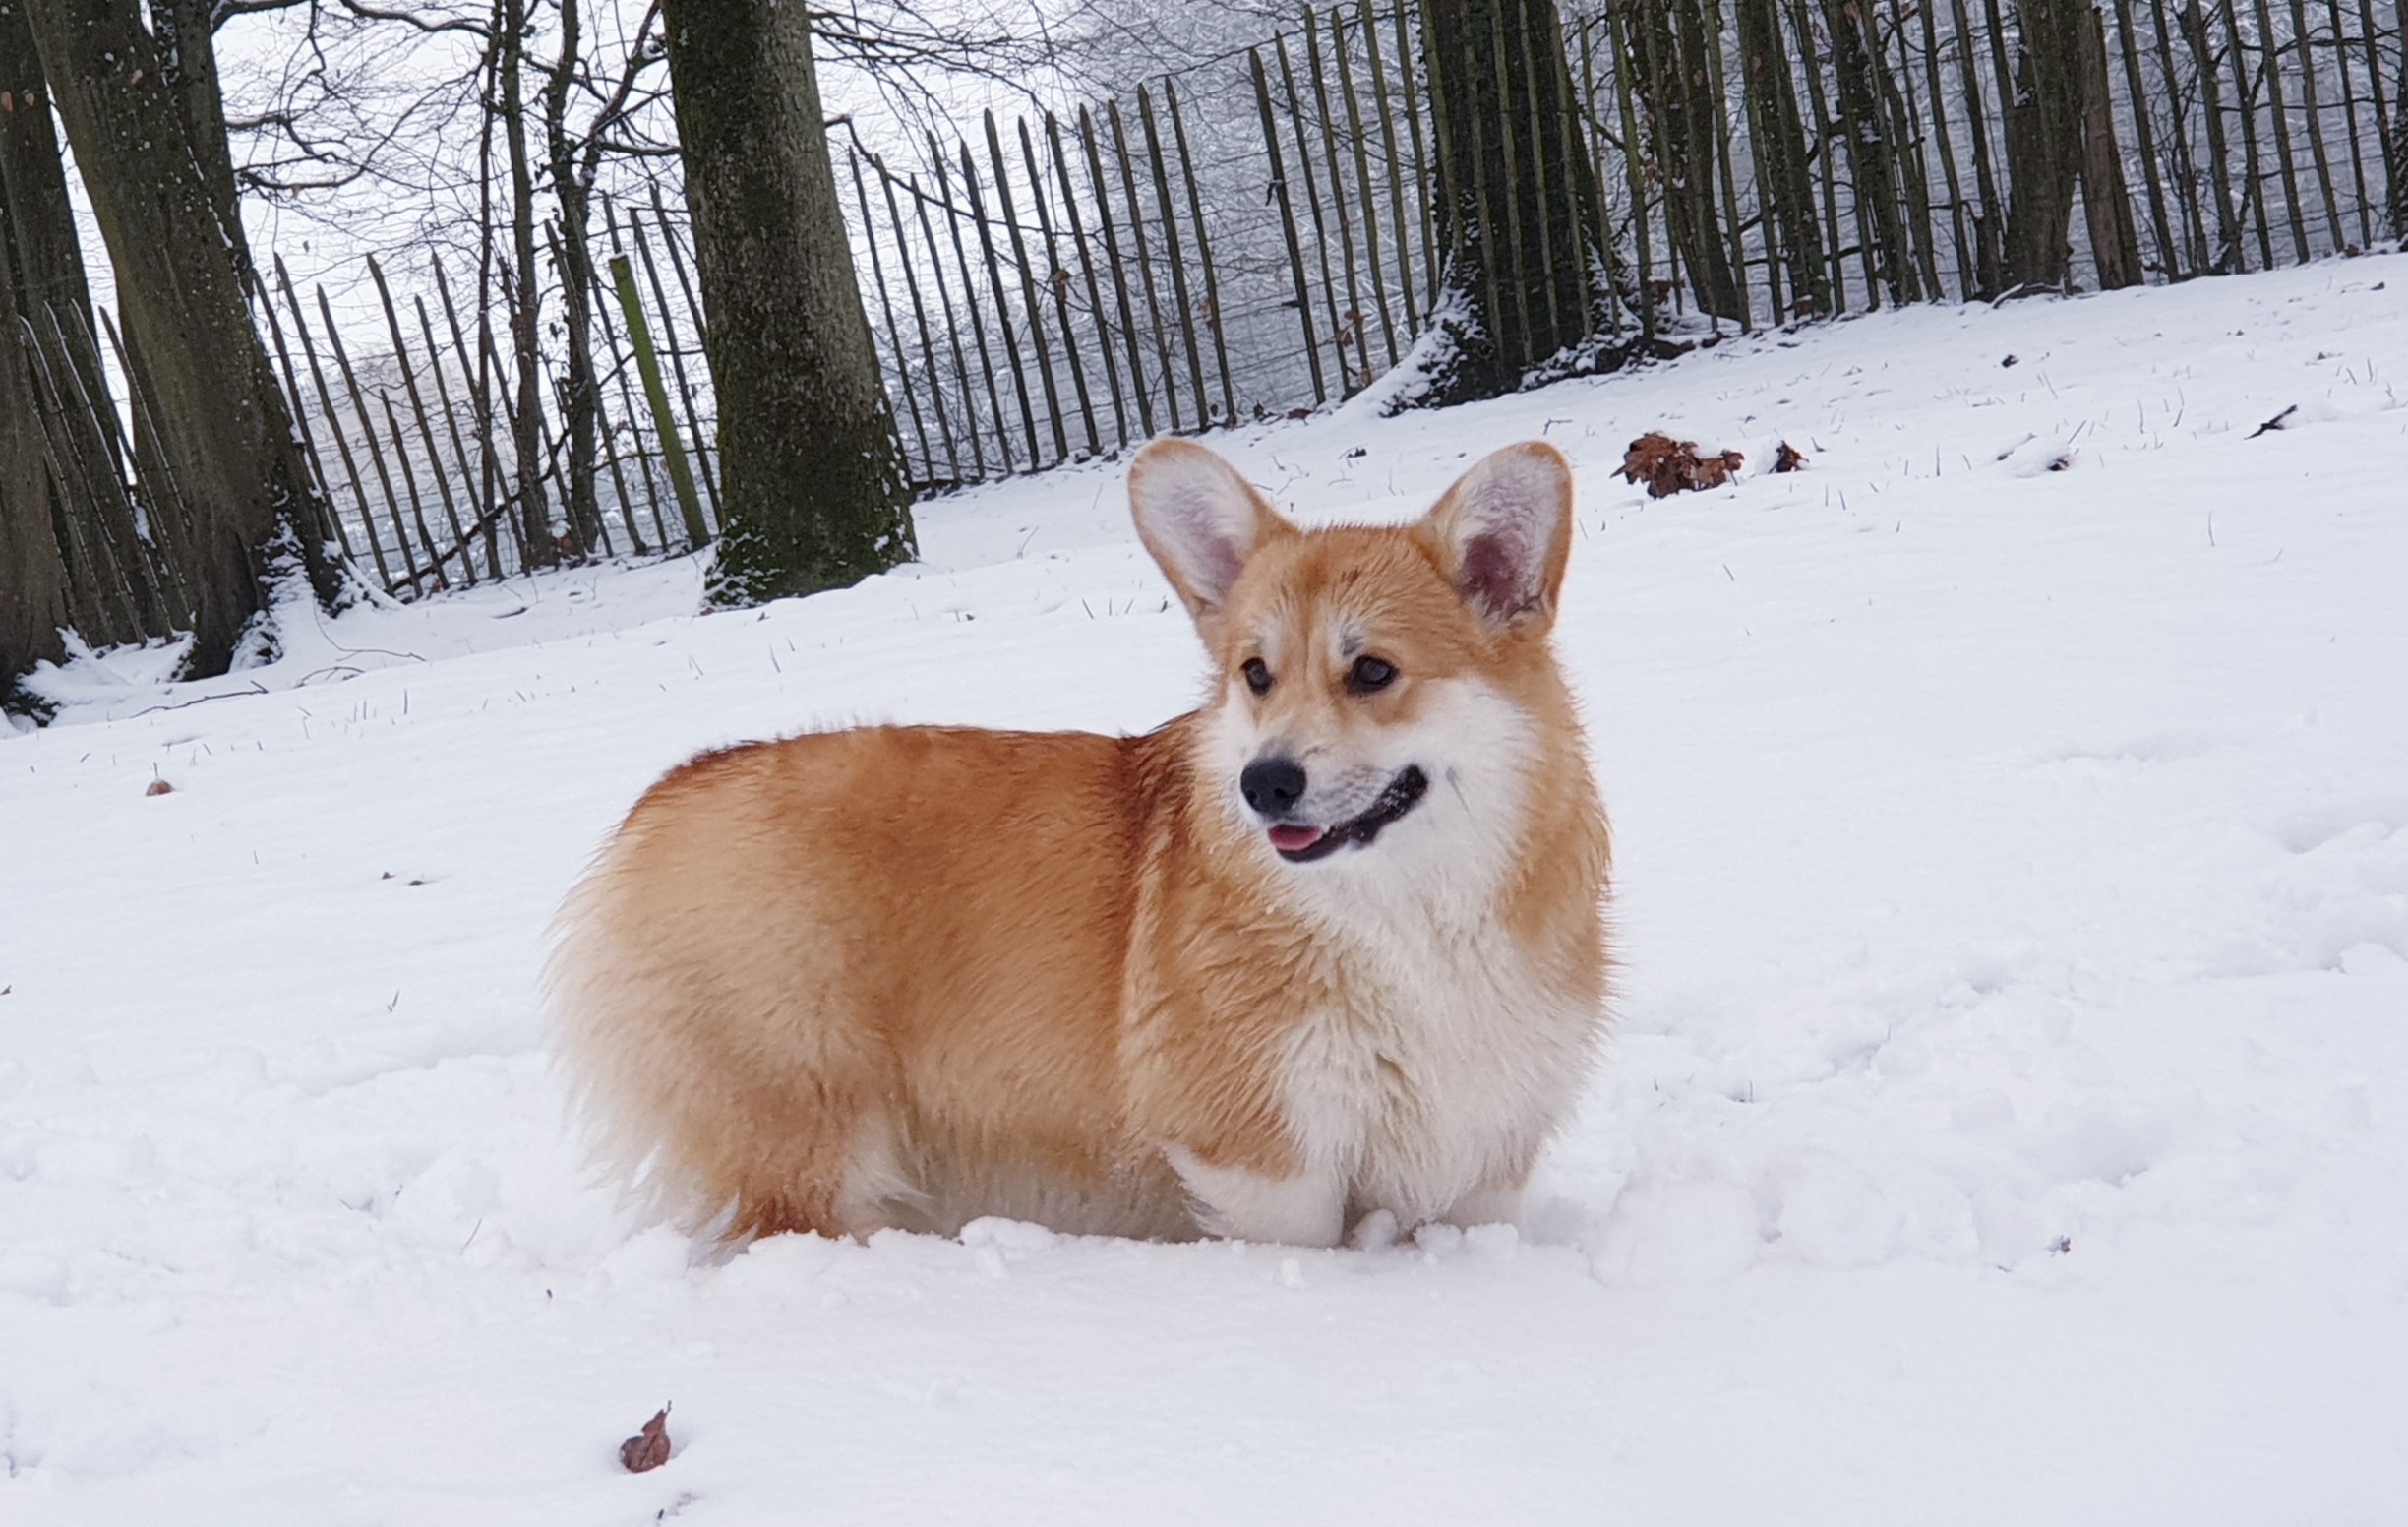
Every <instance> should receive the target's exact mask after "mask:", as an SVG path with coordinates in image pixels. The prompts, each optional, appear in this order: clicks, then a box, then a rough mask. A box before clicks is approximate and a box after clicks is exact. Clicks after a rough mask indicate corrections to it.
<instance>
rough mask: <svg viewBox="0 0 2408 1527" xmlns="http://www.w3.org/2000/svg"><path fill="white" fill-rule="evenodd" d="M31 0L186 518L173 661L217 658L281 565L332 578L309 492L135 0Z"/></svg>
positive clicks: (317, 580)
mask: <svg viewBox="0 0 2408 1527" xmlns="http://www.w3.org/2000/svg"><path fill="white" fill-rule="evenodd" d="M29 10H30V20H31V22H32V29H33V36H34V41H35V43H36V45H37V47H38V49H39V52H40V55H41V61H42V72H43V74H44V76H45V77H46V79H47V80H48V82H49V85H50V88H51V90H52V92H53V94H54V98H55V100H56V103H57V106H58V112H59V117H60V119H61V121H62V122H63V123H64V124H65V125H66V129H67V137H68V141H69V143H70V144H71V145H72V146H73V148H74V150H75V159H76V167H77V170H78V172H79V174H80V175H81V176H82V178H83V181H84V186H85V190H86V191H87V193H88V194H89V195H90V201H91V207H92V214H93V218H94V220H95V221H96V222H98V224H99V226H100V232H101V236H102V238H103V239H104V240H105V241H106V242H107V244H108V250H109V258H110V261H111V262H112V264H113V265H114V266H115V268H116V271H117V293H118V301H119V305H120V308H121V312H122V316H123V319H124V324H125V332H126V338H127V344H128V348H129V350H130V351H131V358H132V361H133V364H134V366H135V369H136V371H137V372H138V373H139V375H140V378H141V380H142V382H143V384H144V390H145V393H146V395H147V397H148V399H149V401H150V405H151V417H152V420H153V422H154V424H155V426H156V431H157V434H158V437H159V443H160V447H161V449H162V451H163V453H164V455H165V457H166V458H167V462H168V465H169V467H170V469H171V472H172V475H173V477H174V480H175V482H176V484H177V488H178V497H179V499H180V500H181V502H180V505H179V509H180V510H181V512H182V514H183V515H185V516H187V517H189V520H190V523H189V524H188V525H187V526H186V527H185V531H186V533H185V535H184V536H183V537H182V539H183V541H184V542H185V543H186V545H187V554H188V559H189V565H188V566H186V567H184V568H183V569H182V570H181V572H182V575H183V579H182V580H183V582H184V583H185V585H186V586H187V587H188V588H189V590H190V595H191V600H192V608H191V610H190V622H191V627H190V629H191V631H192V647H191V650H190V652H189V654H188V656H187V658H186V672H187V673H189V674H191V675H195V676H200V675H207V674H213V673H222V672H224V671H225V669H226V668H227V667H228V666H229V665H230V664H231V663H232V662H233V661H234V659H235V657H236V655H237V652H238V650H239V648H240V646H241V643H242V641H243V640H244V638H245V637H246V635H249V634H251V633H252V631H253V629H254V626H255V623H256V622H258V621H259V619H260V617H262V616H263V614H264V613H265V612H266V610H267V609H268V606H269V602H270V596H271V588H272V587H273V585H274V584H275V583H277V582H278V581H279V580H282V579H283V578H285V577H287V576H289V575H290V574H293V573H306V574H307V575H308V578H309V580H310V583H311V585H312V586H313V588H314V589H315V591H316V592H317V594H318V596H319V597H320V598H321V599H322V600H325V601H329V602H331V601H332V599H333V598H334V596H335V595H336V593H337V592H338V591H339V589H340V586H341V580H342V574H341V571H340V569H339V567H338V566H337V565H336V564H335V563H334V561H333V560H332V559H331V557H330V556H329V555H328V553H327V549H326V546H325V543H324V541H323V539H322V536H323V527H324V524H325V517H324V506H323V505H322V504H321V503H319V502H318V501H317V499H316V497H315V495H314V492H313V489H312V487H311V484H310V480H309V476H308V472H307V469H306V467H305V466H304V464H303V462H302V460H301V456H300V451H299V447H298V445H297V444H296V442H295V440H294V436H293V428H292V421H291V418H290V416H289V415H288V414H287V412H286V409H285V405H284V398H283V396H282V394H281V393H280V392H279V391H278V390H277V386H276V382H275V378H274V373H273V372H272V371H271V369H270V362H269V359H268V353H267V350H266V348H265V347H264V346H263V345H262V344H261V342H260V337H259V335H258V332H257V331H256V330H255V329H254V328H253V327H252V323H251V315H250V312H249V310H248V308H247V307H246V306H245V303H244V297H243V277H244V270H245V267H244V263H243V260H242V257H241V255H240V253H239V252H238V250H237V249H236V247H235V246H234V245H233V244H232V243H231V242H229V240H228V236H227V233H226V220H225V217H224V215H223V214H222V212H221V210H220V207H219V205H218V202H217V198H216V196H215V194H214V193H213V192H212V191H211V186H210V183H209V179H208V176H207V174H206V172H205V168H204V166H203V164H202V163H201V160H202V158H203V157H204V154H203V153H201V152H199V151H196V150H195V148H194V147H193V145H192V143H191V140H190V136H189V134H188V133H187V130H186V128H185V125H184V120H183V110H182V107H181V106H180V105H179V95H180V92H177V91H175V90H173V89H171V87H170V84H169V81H168V78H167V74H166V68H165V63H164V61H163V60H162V58H161V57H160V53H159V46H158V38H157V37H156V36H155V35H154V34H153V33H152V32H151V30H150V28H149V27H148V26H147V25H146V24H145V22H144V19H143V14H142V8H141V6H140V4H139V0H30V4H29ZM178 42H179V46H180V47H182V48H184V49H186V50H189V49H192V48H194V47H196V46H199V45H202V44H201V42H200V41H199V40H198V39H196V38H194V37H192V36H189V35H187V36H181V37H179V39H178ZM261 629H262V630H263V631H264V632H268V633H269V634H271V628H265V627H263V628H261Z"/></svg>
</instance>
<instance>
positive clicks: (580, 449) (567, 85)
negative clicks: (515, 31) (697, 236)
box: [543, 0, 625, 556]
mask: <svg viewBox="0 0 2408 1527" xmlns="http://www.w3.org/2000/svg"><path fill="white" fill-rule="evenodd" d="M578 23H579V15H578V0H561V4H560V55H559V58H558V60H557V61H556V62H555V63H554V64H553V66H552V70H551V73H550V77H549V78H548V79H546V80H545V82H544V92H543V122H544V161H545V169H546V172H547V173H548V174H549V175H550V176H551V179H552V195H553V199H554V200H555V201H557V202H558V203H559V204H560V245H559V247H558V249H557V250H556V251H555V256H556V258H555V260H554V264H555V265H557V266H558V267H559V268H560V277H561V317H562V320H563V322H564V326H565V333H564V334H563V336H562V340H563V343H562V348H563V349H564V350H565V351H566V352H567V365H566V367H565V370H566V371H567V376H566V377H565V378H564V379H563V381H562V387H561V392H562V397H561V429H562V432H563V433H564V434H566V435H567V436H568V437H569V466H568V470H569V481H568V489H569V506H568V507H569V529H570V533H571V534H572V535H574V536H575V537H576V541H577V549H578V550H579V551H580V552H581V553H583V554H584V555H586V556H599V555H601V552H602V508H601V503H600V499H599V496H598V495H597V494H596V492H595V490H594V476H595V466H596V464H597V461H598V458H599V444H598V425H597V420H598V418H599V416H600V407H601V396H602V394H601V386H600V384H599V383H598V382H597V380H596V379H595V376H594V359H593V327H594V321H593V292H594V270H593V246H592V245H591V244H590V243H588V242H587V237H588V233H589V226H588V224H589V220H590V215H591V207H592V193H591V191H590V189H589V182H588V180H587V179H586V177H585V175H584V173H583V172H582V170H581V166H580V165H579V164H578V162H577V159H578V154H577V147H578V146H577V144H576V141H575V140H574V138H573V137H572V135H571V134H570V131H569V92H570V89H571V87H572V85H573V84H574V83H575V75H576V66H577V43H578V33H579V30H580V29H579V25H578ZM624 507H625V506H622V509H623V510H624Z"/></svg>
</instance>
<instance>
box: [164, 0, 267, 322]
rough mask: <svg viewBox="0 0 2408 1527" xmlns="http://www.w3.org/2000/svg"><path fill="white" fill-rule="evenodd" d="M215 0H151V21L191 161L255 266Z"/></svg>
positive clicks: (230, 236)
mask: <svg viewBox="0 0 2408 1527" xmlns="http://www.w3.org/2000/svg"><path fill="white" fill-rule="evenodd" d="M215 10H216V0H151V29H152V31H154V32H156V34H157V36H158V53H159V61H160V63H161V64H162V65H163V66H164V68H165V71H166V77H167V88H168V90H169V91H170V92H172V93H173V94H174V96H175V103H176V116H177V118H178V120H180V121H182V122H183V124H184V140H185V142H186V143H188V144H190V145H191V146H192V154H193V162H194V163H196V164H198V165H200V166H201V178H202V180H203V181H204V182H205V183H206V184H207V185H208V186H209V195H210V206H211V208H212V209H214V210H215V212H216V214H217V226H218V227H219V229H221V230H222V231H223V232H224V234H225V241H226V246H227V247H228V248H230V249H232V250H233V251H234V254H235V257H236V258H237V259H239V260H241V261H242V264H243V272H244V276H245V279H246V280H248V278H249V275H250V270H251V244H250V241H249V240H248V239H247V238H245V237H244V235H243V225H242V203H241V197H240V194H239V193H238V192H237V191H236V189H235V185H234V151H233V148H232V146H231V145H229V144H228V143H227V142H226V125H225V98H224V96H222V95H221V94H219V93H218V89H217V49H216V45H215V43H214V42H213V40H212V33H213V31H214V28H213V27H212V26H211V20H212V16H211V13H212V12H214V11H215Z"/></svg>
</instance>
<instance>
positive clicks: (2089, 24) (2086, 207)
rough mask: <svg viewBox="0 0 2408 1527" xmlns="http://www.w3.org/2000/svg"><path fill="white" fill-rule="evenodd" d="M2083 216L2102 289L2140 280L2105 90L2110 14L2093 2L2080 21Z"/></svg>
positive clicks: (2136, 236)
mask: <svg viewBox="0 0 2408 1527" xmlns="http://www.w3.org/2000/svg"><path fill="white" fill-rule="evenodd" d="M2082 85H2083V97H2082V172H2081V174H2082V220H2083V221H2084V223H2086V224H2087V225H2088V227H2089V229H2090V257H2091V259H2092V260H2093V261H2095V262H2096V263H2097V265H2098V282H2099V289H2100V290H2102V291H2113V290H2114V289H2115V288H2117V287H2119V286H2137V285H2139V284H2140V283H2141V282H2143V281H2145V280H2147V279H2148V271H2147V269H2146V268H2145V267H2143V266H2142V265H2141V264H2140V230H2139V227H2138V226H2137V224H2136V223H2135V222H2134V220H2133V206H2132V188H2131V187H2130V186H2129V185H2127V184H2126V183H2125V180H2124V153H2123V150H2122V149H2121V148H2119V147H2118V145H2117V143H2116V134H2115V98H2114V97H2113V96H2112V95H2110V94H2108V92H2107V24H2106V19H2105V18H2104V17H2102V16H2100V15H2099V13H2098V9H2097V8H2096V7H2095V6H2094V7H2091V8H2089V11H2088V15H2087V17H2086V18H2085V20H2084V21H2083V23H2082ZM2141 109H2143V110H2145V109H2146V105H2145V103H2142V107H2141Z"/></svg>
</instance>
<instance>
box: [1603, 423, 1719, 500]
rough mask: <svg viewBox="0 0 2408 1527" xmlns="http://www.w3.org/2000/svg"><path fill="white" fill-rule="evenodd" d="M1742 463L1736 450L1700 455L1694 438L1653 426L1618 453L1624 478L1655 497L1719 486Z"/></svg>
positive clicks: (1649, 495) (1651, 496)
mask: <svg viewBox="0 0 2408 1527" xmlns="http://www.w3.org/2000/svg"><path fill="white" fill-rule="evenodd" d="M1746 464H1747V458H1745V457H1743V456H1741V455H1740V454H1739V453H1738V452H1736V451H1724V452H1721V453H1719V454H1718V455H1715V456H1703V457H1702V456H1700V455H1698V448H1697V442H1696V441H1694V440H1674V439H1673V438H1672V437H1671V436H1669V435H1666V434H1662V433H1660V432H1657V431H1653V430H1651V431H1650V432H1649V433H1647V434H1645V435H1642V436H1640V437H1639V438H1638V439H1637V440H1634V441H1632V442H1631V443H1630V449H1629V450H1627V451H1625V452H1623V453H1622V476H1623V478H1624V480H1625V481H1628V482H1644V483H1646V484H1647V490H1648V497H1650V498H1655V499H1660V498H1665V497H1667V496H1669V495H1671V494H1675V493H1686V492H1689V491H1691V490H1692V489H1697V488H1719V487H1721V486H1722V485H1723V484H1724V483H1726V482H1729V481H1730V480H1731V474H1732V473H1734V472H1736V471H1738V470H1739V468H1740V467H1742V466H1744V465H1746Z"/></svg>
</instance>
